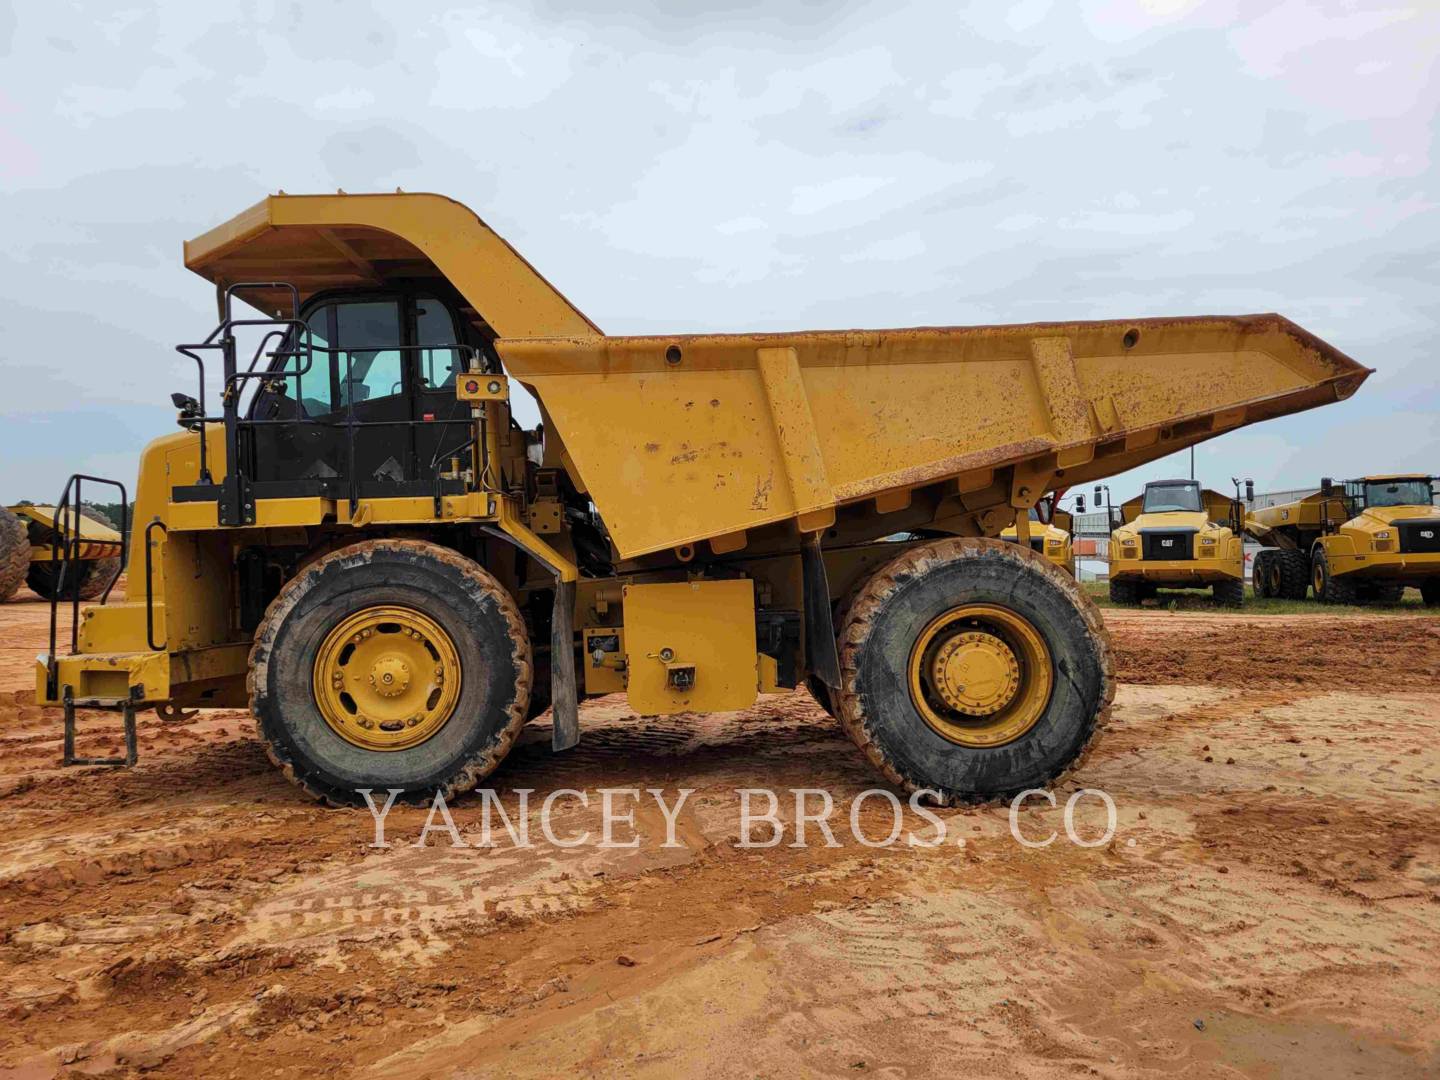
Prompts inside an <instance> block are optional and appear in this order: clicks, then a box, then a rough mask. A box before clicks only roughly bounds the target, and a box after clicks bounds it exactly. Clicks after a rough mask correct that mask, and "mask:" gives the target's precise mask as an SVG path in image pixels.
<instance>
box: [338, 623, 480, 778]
mask: <svg viewBox="0 0 1440 1080" xmlns="http://www.w3.org/2000/svg"><path fill="white" fill-rule="evenodd" d="M314 688H315V703H316V704H317V705H318V706H319V707H320V715H321V716H323V717H324V718H325V722H326V723H327V724H329V725H330V727H331V729H332V730H333V731H334V732H335V733H336V734H337V735H339V736H340V737H341V738H342V739H344V740H345V741H346V742H349V743H353V744H354V745H356V746H360V747H364V748H365V749H366V750H407V749H409V748H410V747H412V746H418V745H419V744H420V743H422V742H424V741H425V740H426V739H428V738H430V737H431V736H433V735H434V734H435V733H436V732H437V731H439V730H440V729H441V728H443V727H444V726H445V724H446V723H447V722H448V721H449V720H450V716H451V714H452V713H453V712H454V711H455V702H456V701H457V700H459V698H460V656H459V654H458V653H457V652H456V651H455V644H454V642H452V641H451V640H450V635H449V634H447V633H446V632H445V631H444V630H443V629H442V628H441V627H440V624H439V623H437V622H436V621H435V620H434V619H431V618H430V617H429V616H427V615H423V614H421V613H420V612H418V611H414V610H412V609H411V608H402V607H372V608H365V609H364V610H363V611H357V612H355V614H353V615H351V616H349V617H348V618H346V619H344V620H343V621H342V622H341V623H340V624H339V625H337V626H336V627H335V628H334V629H333V630H331V631H330V633H328V634H327V635H325V640H324V641H323V642H321V644H320V651H319V652H318V653H316V655H315V677H314Z"/></svg>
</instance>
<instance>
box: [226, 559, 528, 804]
mask: <svg viewBox="0 0 1440 1080" xmlns="http://www.w3.org/2000/svg"><path fill="white" fill-rule="evenodd" d="M422 680H423V681H422ZM531 680H532V668H531V658H530V639H529V635H528V634H527V632H526V629H525V621H524V619H523V618H522V617H521V614H520V610H519V609H518V608H517V607H516V605H515V601H514V599H513V598H512V597H511V596H510V594H509V593H508V592H506V590H505V589H504V588H503V587H502V586H501V585H500V583H499V582H498V581H496V580H495V578H494V577H492V576H491V575H490V573H489V572H488V571H486V570H485V569H484V568H482V567H481V566H480V565H479V564H477V563H475V562H473V561H471V560H470V559H467V558H465V557H464V556H462V555H459V554H457V553H456V552H454V551H452V550H450V549H449V548H445V547H441V546H439V545H437V544H431V543H427V542H425V541H420V540H394V539H387V540H371V541H366V542H364V543H359V544H354V545H352V546H350V547H346V548H341V549H340V550H338V551H334V552H331V553H330V554H328V555H325V556H323V557H322V558H319V559H316V560H315V561H314V562H312V563H310V564H308V565H307V566H305V567H304V568H303V569H302V570H301V571H300V572H299V573H298V574H297V575H296V576H295V577H294V578H292V579H291V580H290V581H289V582H288V583H287V584H286V585H285V587H284V588H282V589H281V590H280V593H279V595H278V596H277V597H276V598H275V599H274V600H273V601H272V602H271V604H270V607H269V609H268V610H267V611H266V613H265V618H264V619H263V620H262V622H261V624H260V628H259V630H258V631H257V632H256V635H255V644H254V646H253V648H252V649H251V651H250V674H249V680H248V686H249V692H250V708H251V710H252V711H253V713H254V714H255V719H256V722H257V724H258V726H259V729H260V734H261V736H262V737H263V738H264V740H265V742H266V745H267V748H268V751H269V754H270V758H271V760H272V761H274V762H275V764H276V765H278V766H279V767H280V768H281V770H282V771H283V772H284V773H285V775H286V776H287V777H289V778H290V779H291V780H292V781H294V782H295V783H296V784H298V785H299V786H300V787H302V788H303V789H304V790H305V791H306V792H308V793H309V794H310V795H312V796H314V797H315V798H317V799H320V800H322V801H324V802H327V803H330V804H332V805H341V804H355V803H359V802H362V801H363V794H362V791H363V790H364V789H371V791H372V796H371V797H372V798H373V799H374V800H375V803H376V805H377V806H379V805H381V804H383V802H384V801H385V799H386V798H387V797H388V796H387V793H388V792H389V791H390V790H392V789H394V790H398V792H399V794H398V795H397V796H396V798H397V801H400V802H406V803H420V802H427V801H429V800H431V799H432V798H433V797H434V796H435V795H436V794H437V793H441V794H443V795H444V796H445V797H446V798H449V797H451V796H453V795H455V794H457V793H459V792H462V791H468V790H470V789H471V788H473V787H475V785H476V784H478V783H479V782H480V780H482V779H483V778H484V777H486V776H488V775H489V774H490V773H491V772H493V771H494V770H495V768H496V767H497V766H498V765H499V764H500V762H501V761H502V760H503V759H504V757H505V755H506V754H507V753H509V751H510V748H511V746H512V745H514V742H515V739H516V736H517V735H518V734H519V732H520V729H521V727H522V726H523V725H524V723H525V718H526V712H527V707H528V705H529V702H530V685H531ZM347 699H348V700H347ZM412 719H413V720H414V723H411V720H412Z"/></svg>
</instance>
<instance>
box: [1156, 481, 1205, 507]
mask: <svg viewBox="0 0 1440 1080" xmlns="http://www.w3.org/2000/svg"><path fill="white" fill-rule="evenodd" d="M1200 509H1201V506H1200V485H1199V484H1193V483H1184V484H1146V485H1145V505H1144V507H1143V508H1142V510H1143V512H1144V513H1146V514H1167V513H1170V512H1171V511H1174V510H1191V511H1198V510H1200Z"/></svg>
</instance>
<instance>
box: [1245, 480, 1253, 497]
mask: <svg viewBox="0 0 1440 1080" xmlns="http://www.w3.org/2000/svg"><path fill="white" fill-rule="evenodd" d="M1245 501H1246V502H1254V501H1255V481H1254V480H1246V481H1245Z"/></svg>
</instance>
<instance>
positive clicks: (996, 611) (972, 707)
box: [908, 604, 1054, 748]
mask: <svg viewBox="0 0 1440 1080" xmlns="http://www.w3.org/2000/svg"><path fill="white" fill-rule="evenodd" d="M1051 669H1052V662H1051V659H1050V650H1049V649H1048V648H1047V647H1046V645H1045V640H1044V638H1043V637H1042V636H1041V634H1040V632H1039V630H1037V629H1036V628H1035V626H1034V624H1032V623H1031V622H1030V620H1029V619H1027V618H1026V617H1025V616H1023V615H1021V614H1020V613H1019V612H1018V611H1015V610H1013V609H1011V608H1008V607H1004V606H1002V605H999V604H964V605H961V606H959V607H955V608H951V609H950V610H949V611H946V612H943V613H942V614H940V615H938V616H936V617H935V618H934V619H932V620H931V621H930V624H929V625H928V626H926V627H925V629H924V630H922V631H921V633H920V636H919V637H918V638H917V639H916V641H915V644H914V646H913V647H912V649H911V653H910V663H909V668H908V670H909V683H910V699H911V702H912V703H913V704H914V706H915V708H916V710H917V711H918V712H919V713H920V717H921V719H923V720H924V721H925V723H926V724H927V725H929V726H930V727H931V728H932V729H933V730H934V731H935V732H936V733H937V734H939V735H940V736H942V737H943V738H945V739H947V740H948V741H950V742H952V743H956V744H958V745H960V746H967V747H976V748H983V747H990V746H1002V745H1004V744H1005V743H1008V742H1013V741H1014V740H1015V739H1018V738H1020V736H1022V735H1024V734H1025V733H1026V732H1027V731H1029V730H1030V729H1031V728H1032V727H1034V726H1035V724H1036V723H1037V722H1038V721H1039V720H1040V717H1041V716H1042V715H1044V712H1045V709H1046V707H1047V706H1048V705H1049V703H1050V693H1051V690H1052V688H1053V684H1054V673H1053V671H1052V670H1051Z"/></svg>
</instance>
